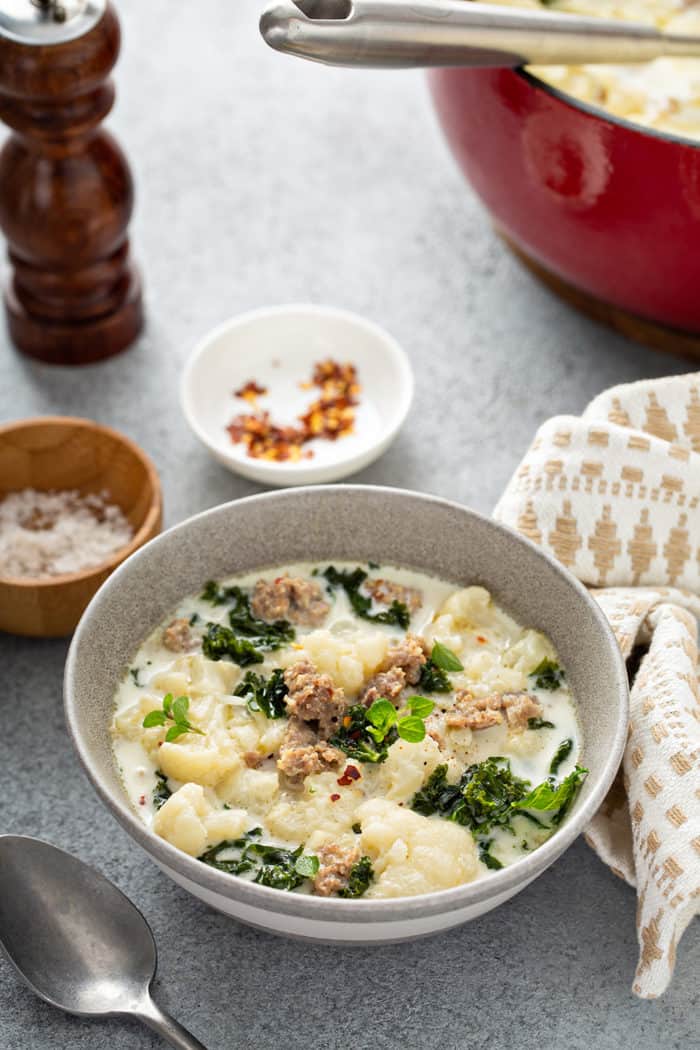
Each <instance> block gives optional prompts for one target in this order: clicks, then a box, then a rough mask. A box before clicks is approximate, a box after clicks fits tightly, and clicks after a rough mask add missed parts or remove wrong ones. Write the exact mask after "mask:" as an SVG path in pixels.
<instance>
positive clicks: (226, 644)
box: [202, 623, 265, 667]
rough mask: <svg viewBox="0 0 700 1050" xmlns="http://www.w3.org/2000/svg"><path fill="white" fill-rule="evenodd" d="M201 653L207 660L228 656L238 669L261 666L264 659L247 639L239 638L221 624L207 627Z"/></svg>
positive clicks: (210, 624)
mask: <svg viewBox="0 0 700 1050" xmlns="http://www.w3.org/2000/svg"><path fill="white" fill-rule="evenodd" d="M202 652H203V653H204V655H205V656H206V657H207V659H209V660H223V659H224V657H225V656H228V657H229V658H230V659H231V660H233V662H234V663H236V664H238V665H239V666H240V667H247V666H248V665H249V664H261V663H262V662H263V660H264V659H265V656H264V654H263V653H262V652H261V651H260V649H256V648H255V646H254V645H253V643H252V642H251V641H250V639H249V638H240V637H239V636H238V635H237V634H234V632H233V631H232V630H231V628H230V627H224V625H223V624H221V623H209V624H208V625H207V633H206V634H205V635H204V637H203V638H202Z"/></svg>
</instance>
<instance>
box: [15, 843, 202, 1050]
mask: <svg viewBox="0 0 700 1050" xmlns="http://www.w3.org/2000/svg"><path fill="white" fill-rule="evenodd" d="M0 945H2V947H3V948H4V950H5V952H6V954H7V956H8V958H9V960H10V962H11V963H12V965H13V966H14V967H15V969H16V970H17V972H18V974H19V975H20V977H21V978H22V979H23V980H24V981H25V982H26V983H27V984H28V985H29V987H30V988H31V989H32V991H33V992H35V993H36V994H37V995H38V996H39V997H40V998H41V999H44V1000H45V1001H46V1002H47V1003H50V1004H51V1005H52V1006H56V1007H58V1008H59V1009H60V1010H64V1011H65V1012H66V1013H71V1014H77V1015H79V1016H81V1017H114V1016H119V1015H125V1014H126V1015H132V1016H134V1017H137V1018H138V1019H139V1020H141V1021H143V1022H144V1023H145V1024H147V1025H148V1026H149V1027H151V1028H153V1029H154V1030H156V1031H158V1032H159V1033H160V1034H161V1035H162V1036H163V1037H164V1038H166V1039H168V1040H169V1041H170V1043H171V1044H172V1045H173V1046H176V1047H179V1048H180V1050H205V1048H204V1047H203V1046H202V1044H201V1043H200V1042H199V1041H198V1040H196V1039H195V1038H194V1037H193V1036H192V1035H190V1034H189V1032H186V1031H185V1029H184V1028H182V1026H181V1025H179V1024H178V1023H177V1021H174V1020H173V1019H172V1018H169V1017H168V1016H167V1015H166V1014H164V1013H163V1012H162V1011H161V1010H160V1009H159V1007H157V1006H156V1004H155V1003H154V1002H153V1001H152V999H151V997H150V985H151V983H152V981H153V978H154V976H155V972H156V965H157V952H156V945H155V941H154V940H153V934H152V933H151V929H150V927H149V925H148V923H147V922H146V920H145V919H144V917H143V915H142V914H141V912H140V911H139V910H138V909H137V908H136V907H135V905H133V904H132V903H131V901H130V900H129V899H128V898H127V897H125V896H124V894H123V893H122V892H121V890H119V889H117V887H116V886H115V885H114V884H113V883H111V882H110V881H109V880H108V879H106V878H105V877H104V875H101V874H100V873H99V872H97V871H95V870H94V869H93V868H91V867H88V865H87V864H84V863H83V862H82V861H81V860H78V858H77V857H73V856H71V854H69V853H65V852H64V851H63V850H60V849H58V848H57V847H56V846H52V845H50V844H49V843H47V842H42V841H40V840H39V839H34V838H28V837H24V836H21V835H2V836H0Z"/></svg>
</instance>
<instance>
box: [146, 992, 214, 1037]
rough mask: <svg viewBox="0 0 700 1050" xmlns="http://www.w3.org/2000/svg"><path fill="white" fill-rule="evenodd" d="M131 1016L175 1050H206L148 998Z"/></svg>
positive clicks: (177, 1022)
mask: <svg viewBox="0 0 700 1050" xmlns="http://www.w3.org/2000/svg"><path fill="white" fill-rule="evenodd" d="M132 1016H133V1017H138V1019H139V1021H143V1023H144V1024H146V1025H148V1027H149V1028H152V1029H153V1031H154V1032H158V1035H162V1036H163V1039H165V1040H167V1042H169V1043H170V1045H171V1046H174V1047H176V1048H177V1050H207V1048H206V1046H205V1045H204V1043H200V1041H199V1039H195V1037H194V1036H193V1035H192V1033H191V1032H188V1031H187V1029H186V1028H183V1027H182V1025H181V1024H180V1022H179V1021H176V1020H175V1018H174V1017H171V1016H170V1015H169V1014H166V1013H165V1011H164V1010H161V1008H160V1007H159V1006H158V1005H157V1003H154V1002H153V1000H152V999H151V998H150V996H149V997H148V999H147V1000H145V1001H144V1002H141V1003H140V1004H139V1007H138V1009H136V1010H134V1011H133V1013H132Z"/></svg>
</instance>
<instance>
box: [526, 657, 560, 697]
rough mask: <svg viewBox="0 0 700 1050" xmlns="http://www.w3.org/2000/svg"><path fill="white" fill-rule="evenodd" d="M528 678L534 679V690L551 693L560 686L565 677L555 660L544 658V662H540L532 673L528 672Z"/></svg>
mask: <svg viewBox="0 0 700 1050" xmlns="http://www.w3.org/2000/svg"><path fill="white" fill-rule="evenodd" d="M528 677H529V678H534V680H535V688H536V689H548V690H550V691H553V690H555V689H559V688H560V687H561V686H562V684H563V683H564V679H565V678H566V675H565V674H564V671H563V669H562V668H561V667H560V666H559V664H558V663H557V662H556V660H550V659H549V658H548V657H546V656H545V658H544V660H540V662H539V663H538V665H537V667H536V668H535V669H534V671H530V674H529V676H528Z"/></svg>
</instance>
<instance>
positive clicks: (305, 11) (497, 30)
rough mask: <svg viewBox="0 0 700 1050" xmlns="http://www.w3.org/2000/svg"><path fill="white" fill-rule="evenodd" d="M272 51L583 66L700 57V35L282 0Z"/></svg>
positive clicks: (404, 64) (344, 0)
mask: <svg viewBox="0 0 700 1050" xmlns="http://www.w3.org/2000/svg"><path fill="white" fill-rule="evenodd" d="M260 32H261V33H262V35H263V37H264V39H265V40H266V42H267V43H268V44H269V45H270V47H273V48H276V50H278V51H286V52H288V53H289V54H291V55H297V56H298V57H300V58H308V59H312V60H313V61H315V62H324V63H326V64H327V65H336V66H373V67H377V68H395V69H400V68H408V67H415V66H511V67H513V66H521V65H529V64H537V65H578V64H579V63H590V62H647V61H650V60H651V59H654V58H659V57H660V56H662V55H673V56H676V57H678V56H700V37H689V36H679V35H677V34H671V33H661V32H659V31H658V30H657V29H654V27H653V26H646V25H639V24H637V23H635V22H620V21H614V20H612V19H605V18H584V17H579V16H578V15H568V14H561V13H557V12H555V11H530V10H526V9H523V8H512V7H496V6H492V5H490V4H479V3H466V2H465V0H410V3H407V2H406V0H278V2H277V3H275V4H274V5H273V6H272V7H270V8H268V10H267V11H264V12H263V14H262V17H261V19H260Z"/></svg>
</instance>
